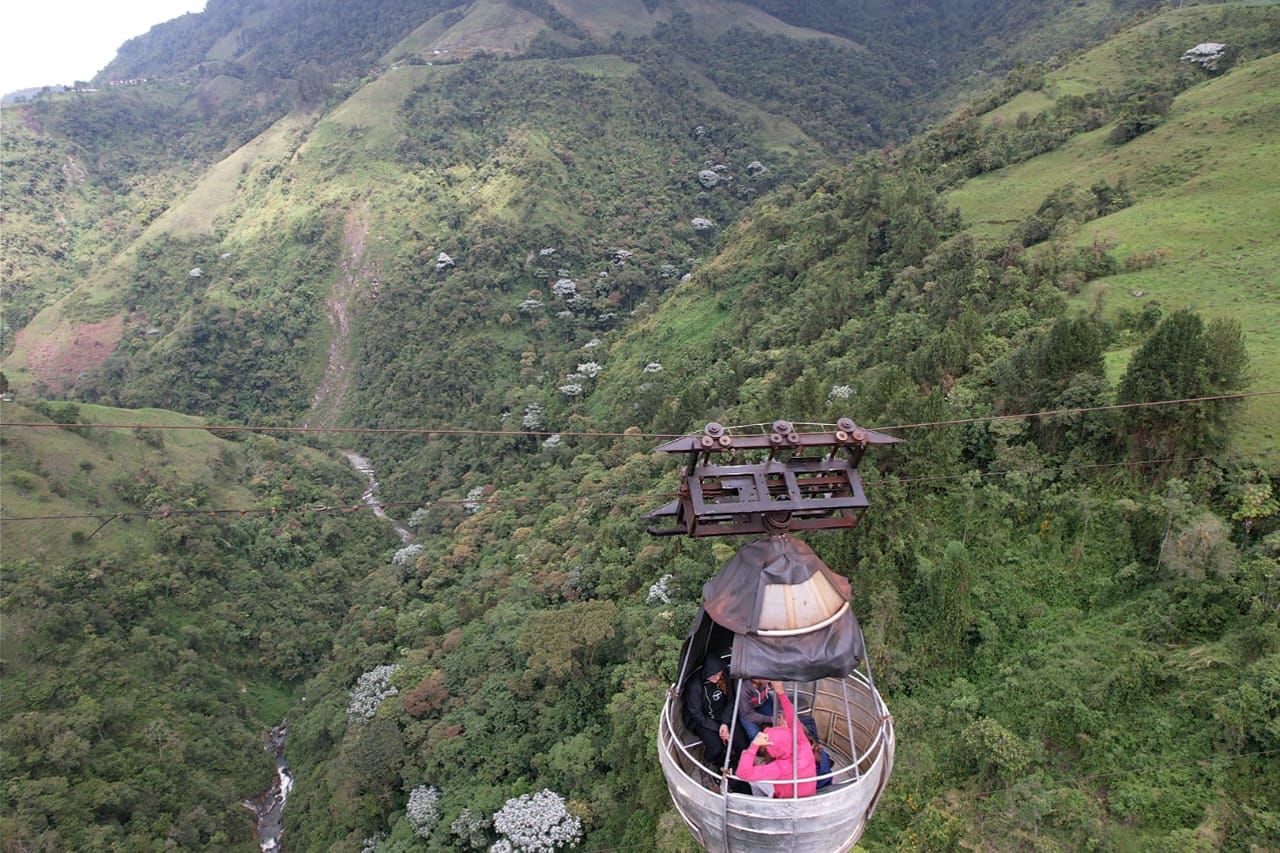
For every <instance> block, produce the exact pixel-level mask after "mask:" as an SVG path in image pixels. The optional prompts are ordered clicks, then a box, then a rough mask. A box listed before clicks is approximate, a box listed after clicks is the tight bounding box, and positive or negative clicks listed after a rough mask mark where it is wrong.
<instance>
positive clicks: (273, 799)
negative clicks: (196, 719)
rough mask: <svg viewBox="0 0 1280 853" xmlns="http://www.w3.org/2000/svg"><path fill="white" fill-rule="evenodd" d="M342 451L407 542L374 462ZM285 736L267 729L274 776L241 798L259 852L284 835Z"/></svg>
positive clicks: (268, 851) (367, 499) (284, 728)
mask: <svg viewBox="0 0 1280 853" xmlns="http://www.w3.org/2000/svg"><path fill="white" fill-rule="evenodd" d="M341 452H342V455H343V456H345V457H347V461H348V462H350V463H351V467H353V468H355V469H356V470H357V471H359V472H360V473H361V474H363V475H364V476H365V477H367V478H368V480H369V487H368V488H367V489H365V491H364V494H363V495H361V496H360V500H362V501H364V503H365V506H369V507H372V508H373V514H374V515H376V516H377V517H378V518H381V519H385V520H386V521H389V522H390V523H391V527H392V529H394V530H395V532H396V535H398V536H399V537H400V541H402V542H404V543H405V544H406V545H407V544H409V542H410V540H412V539H413V531H411V530H410V529H409V528H407V527H405V526H404V525H403V524H401V523H400V522H398V521H396V520H395V519H394V518H392V517H391V516H389V515H387V514H386V512H385V511H384V510H383V509H382V505H381V503H380V502H379V500H378V478H377V476H376V473H375V471H374V469H373V463H372V462H370V461H369V460H368V459H366V458H365V457H363V456H361V455H360V454H359V453H356V452H355V451H353V450H343V451H341ZM288 739H289V723H288V721H287V720H286V721H284V722H282V723H281V724H280V725H278V726H276V727H275V728H274V729H272V730H271V731H269V732H267V744H266V749H267V751H268V752H270V753H272V755H273V756H274V757H275V762H276V778H275V781H274V782H272V783H271V787H270V788H268V789H267V790H265V791H263V792H262V793H261V794H259V795H258V796H256V797H254V798H253V799H252V800H245V801H244V804H245V806H246V807H247V808H248V809H249V810H250V811H252V812H253V813H254V814H256V815H257V816H258V825H257V828H256V833H257V836H258V845H259V846H260V847H261V848H262V853H281V851H282V850H283V849H284V848H283V847H281V842H280V839H281V837H282V836H283V835H284V804H285V801H286V800H288V799H289V792H290V791H292V790H293V771H292V770H290V769H289V762H288V761H286V760H285V757H284V746H285V743H286V742H287V741H288Z"/></svg>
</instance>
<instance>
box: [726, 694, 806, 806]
mask: <svg viewBox="0 0 1280 853" xmlns="http://www.w3.org/2000/svg"><path fill="white" fill-rule="evenodd" d="M771 686H772V687H773V692H774V695H776V696H777V697H778V702H779V703H780V704H781V705H782V720H783V725H780V726H770V727H769V728H767V729H765V730H764V731H762V732H760V734H758V735H756V737H755V740H753V741H751V745H750V746H748V747H747V748H746V750H745V751H744V752H743V753H742V757H741V758H740V759H738V769H737V771H736V775H737V776H738V778H739V779H745V780H746V781H748V782H753V783H761V782H764V783H772V788H773V797H774V798H775V799H789V798H791V797H797V796H798V797H810V796H813V794H814V793H815V792H816V791H817V790H818V783H817V782H815V781H813V778H812V777H814V776H816V775H817V771H816V770H815V769H814V763H813V747H812V746H810V745H809V738H808V737H806V736H805V732H804V728H803V727H801V726H799V725H797V724H796V709H795V708H794V707H793V706H792V705H791V699H790V698H788V696H787V692H786V689H785V688H784V685H783V684H782V682H781V681H775V682H773V683H772V685H771ZM792 738H795V744H794V745H795V750H794V752H793V751H792ZM761 748H763V749H764V751H765V753H766V754H767V755H768V756H769V758H770V760H769V761H767V762H765V763H763V764H756V763H755V762H756V754H757V752H758V751H759V750H760V749H761ZM793 778H796V779H805V778H809V781H808V782H800V783H798V784H796V785H794V786H793V785H792V784H791V780H792V779H793ZM753 787H760V788H763V787H764V786H763V785H756V786H753ZM793 789H798V790H793ZM766 790H767V788H766Z"/></svg>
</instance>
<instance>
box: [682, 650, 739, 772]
mask: <svg viewBox="0 0 1280 853" xmlns="http://www.w3.org/2000/svg"><path fill="white" fill-rule="evenodd" d="M684 710H685V724H686V725H687V726H688V727H689V729H690V730H691V731H692V732H693V733H694V734H696V735H697V736H698V738H699V740H701V741H702V745H703V747H704V749H703V753H702V760H703V763H704V764H706V765H707V766H709V767H711V768H712V769H713V770H715V771H716V772H717V773H718V772H720V769H721V768H722V767H723V766H724V754H725V749H726V748H727V747H728V746H729V738H730V736H731V730H734V729H735V728H736V731H732V737H733V748H732V755H733V756H734V757H736V756H737V755H738V753H740V752H741V751H742V749H743V747H745V746H746V745H747V744H746V736H745V735H744V734H743V732H742V728H741V727H740V726H739V727H735V726H733V712H734V702H733V691H732V688H731V686H730V682H729V678H728V675H727V674H726V672H725V662H724V661H723V660H721V659H720V658H719V657H718V656H715V655H709V656H708V657H707V660H706V663H705V664H703V667H702V677H701V678H698V679H696V680H695V681H694V682H692V683H690V684H688V685H686V687H685V691H684Z"/></svg>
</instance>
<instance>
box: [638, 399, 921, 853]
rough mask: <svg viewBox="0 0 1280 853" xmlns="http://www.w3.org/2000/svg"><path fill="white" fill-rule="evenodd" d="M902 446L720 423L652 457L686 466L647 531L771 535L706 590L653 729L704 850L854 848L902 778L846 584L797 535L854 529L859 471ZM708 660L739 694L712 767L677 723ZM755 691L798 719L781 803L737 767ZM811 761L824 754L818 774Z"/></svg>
mask: <svg viewBox="0 0 1280 853" xmlns="http://www.w3.org/2000/svg"><path fill="white" fill-rule="evenodd" d="M899 440H900V439H897V438H894V437H893V436H889V435H885V434H883V433H878V432H875V431H873V430H865V429H860V428H858V426H857V425H856V424H854V422H853V421H852V420H850V419H848V418H841V419H840V421H839V422H838V423H837V424H836V429H835V430H831V431H827V432H806V433H800V432H798V431H797V430H796V429H795V427H794V426H793V425H792V424H790V423H788V422H786V421H776V422H775V423H774V424H773V425H772V429H771V430H770V431H767V432H764V433H754V434H732V431H731V430H730V429H727V428H725V427H722V426H721V425H720V424H716V423H710V424H707V426H706V428H705V429H704V430H703V433H702V434H701V435H692V436H685V437H683V438H680V439H676V440H675V441H671V442H668V443H667V444H664V445H662V446H661V447H659V448H658V450H661V451H665V452H668V453H683V454H686V455H687V457H688V460H687V464H686V467H685V469H684V471H683V472H682V475H681V484H680V490H679V497H677V499H676V500H674V501H671V502H670V503H668V504H666V505H665V506H662V507H660V508H658V509H656V510H654V511H652V512H650V513H649V515H648V518H649V519H651V520H652V521H654V522H657V523H655V524H654V525H652V526H650V527H649V532H650V533H652V534H654V535H656V536H677V535H686V536H694V537H705V536H730V535H743V534H753V533H754V534H761V536H760V538H757V539H755V540H753V541H751V542H750V543H748V544H747V545H744V546H743V547H742V548H740V549H739V550H738V551H737V553H735V554H734V555H733V557H732V558H730V559H729V561H728V562H726V563H725V564H724V566H723V567H721V569H720V571H719V572H718V573H717V574H716V575H715V576H714V577H713V578H712V579H711V580H710V581H708V582H707V583H706V584H705V585H704V586H703V590H702V593H703V606H702V609H701V610H700V611H699V612H698V615H697V617H696V618H695V619H694V622H693V625H692V626H691V627H690V629H689V634H688V636H687V637H686V639H685V642H684V646H683V648H682V650H681V659H680V675H679V679H678V680H677V681H676V683H675V684H673V685H672V686H671V688H670V690H668V692H667V699H666V702H665V704H664V705H663V709H662V716H661V718H660V720H659V724H658V758H659V761H660V763H661V766H662V772H663V775H664V776H665V777H666V781H667V789H668V791H669V792H670V794H671V799H672V802H673V803H674V804H675V807H676V810H677V811H678V812H679V814H680V816H681V817H682V818H683V819H684V822H685V824H686V825H687V826H688V828H689V831H690V832H691V833H692V834H693V836H694V838H695V839H696V840H697V841H698V843H699V844H700V845H701V846H702V847H703V848H704V849H706V850H709V851H714V853H720V851H724V852H725V853H731V851H732V852H733V853H755V851H782V850H786V851H796V853H832V851H845V850H849V849H850V848H852V847H853V846H854V844H856V843H857V841H858V839H859V838H861V837H862V833H863V831H864V829H865V828H866V824H867V820H868V819H869V818H870V817H871V815H872V814H873V813H874V811H875V807H876V803H877V802H878V801H879V798H880V795H881V794H882V793H883V791H884V788H885V785H886V783H887V782H888V780H889V774H890V772H891V771H892V769H893V755H894V747H895V740H894V730H893V717H892V716H891V715H890V714H889V710H888V708H887V707H886V706H885V703H884V700H883V699H882V698H881V697H880V694H879V693H878V692H877V691H876V688H875V682H874V680H873V678H872V675H871V665H870V662H869V661H868V660H867V655H866V652H865V647H864V643H863V636H862V629H861V627H860V626H859V625H858V620H857V618H856V617H855V616H854V614H853V612H852V610H851V608H850V594H851V587H850V584H849V581H848V580H846V579H845V578H843V577H841V576H840V575H838V574H836V573H835V572H833V571H832V570H831V569H830V568H828V567H827V566H826V565H825V564H824V563H823V562H822V560H821V559H820V558H819V557H818V555H817V554H815V553H814V552H813V550H812V549H811V548H809V546H807V545H805V544H804V543H803V542H801V541H800V540H798V539H796V538H795V537H794V536H792V533H793V532H794V531H798V530H822V529H833V528H849V527H854V526H856V525H857V524H858V522H859V521H860V520H861V518H862V516H863V514H864V513H865V512H866V509H867V506H868V504H867V499H866V494H865V493H864V491H863V487H862V480H861V477H860V476H859V475H858V471H857V466H858V462H859V461H860V460H861V459H862V456H863V454H864V453H865V452H866V450H867V448H868V447H871V446H873V445H885V444H894V443H897V442H898V441H899ZM725 454H729V455H730V456H729V458H728V459H727V460H725V459H722V458H721V457H723V456H724V455H725ZM750 460H754V461H750ZM706 663H710V664H712V665H714V667H715V669H717V670H718V669H719V668H720V667H721V666H723V665H724V664H725V663H727V668H728V672H729V676H730V678H731V679H736V685H737V686H736V688H731V691H732V693H733V707H734V709H735V713H734V714H733V718H732V723H731V724H730V732H729V738H728V740H727V743H726V748H725V749H723V753H724V756H723V758H722V759H720V760H719V761H717V762H716V763H715V764H714V765H712V764H711V763H709V762H708V761H707V760H706V755H705V753H706V751H707V747H706V746H705V745H704V742H703V741H702V739H700V738H699V737H698V736H697V735H696V734H695V733H694V732H692V731H691V730H690V727H689V725H688V723H687V721H686V718H685V716H684V714H683V713H682V709H683V707H684V701H683V700H684V695H685V693H686V692H687V691H689V690H690V689H691V688H696V689H701V685H702V680H703V668H704V664H706ZM750 679H762V680H766V681H773V682H778V681H780V682H783V685H784V689H785V692H786V695H787V699H788V701H789V704H790V706H791V707H792V708H794V709H795V711H794V712H793V715H794V716H793V718H792V719H791V721H790V722H791V724H790V725H789V727H788V728H787V732H788V733H789V736H790V738H791V744H790V747H791V748H790V750H789V751H788V750H786V749H783V750H780V752H781V753H786V752H789V754H790V756H791V758H790V759H789V762H787V763H789V766H790V771H789V772H790V776H789V778H787V777H785V776H784V777H782V778H777V777H775V780H774V781H775V783H776V787H775V788H774V789H773V790H774V795H773V796H760V795H753V794H750V793H747V791H748V790H750V788H748V786H747V784H746V783H747V782H748V780H747V779H745V778H743V777H742V776H739V775H738V771H739V770H740V769H741V768H740V767H739V768H735V767H734V765H733V761H734V748H733V745H734V744H735V743H740V742H741V740H739V738H740V737H741V736H740V735H739V733H738V728H739V727H740V726H741V721H740V720H739V717H738V714H737V713H736V709H737V708H738V707H739V702H738V700H739V698H740V697H741V694H742V691H743V689H744V685H746V684H747V683H748V681H749V680H750ZM774 704H775V708H774V710H775V711H777V707H776V705H777V704H780V703H777V702H775V703H774ZM781 704H784V705H785V704H786V703H781ZM784 722H786V721H785V720H784ZM801 723H802V724H803V725H801ZM770 731H774V732H777V731H780V730H779V729H771V730H770ZM815 737H816V740H817V742H818V744H820V745H821V748H822V749H825V750H826V753H827V755H828V756H829V758H830V766H829V769H825V770H824V769H823V768H822V767H815V769H814V770H812V771H809V770H806V771H804V775H801V770H800V767H801V764H802V762H801V761H800V760H799V759H798V757H797V756H798V750H800V749H803V748H805V747H804V746H802V743H809V748H815V747H816V746H817V745H818V744H813V743H810V741H811V740H813V739H814V738H815ZM767 748H768V749H772V747H771V746H770V747H767ZM816 756H817V752H816V749H815V765H816V763H817V762H816ZM815 788H816V792H815ZM767 790H768V789H766V791H767Z"/></svg>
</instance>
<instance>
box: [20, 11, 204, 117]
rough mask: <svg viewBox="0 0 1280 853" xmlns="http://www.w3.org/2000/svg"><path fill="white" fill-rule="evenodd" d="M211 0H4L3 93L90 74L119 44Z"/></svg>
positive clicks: (86, 76)
mask: <svg viewBox="0 0 1280 853" xmlns="http://www.w3.org/2000/svg"><path fill="white" fill-rule="evenodd" d="M204 4H205V0H4V2H0V94H4V93H6V92H12V91H13V90H15V89H26V88H29V87H32V86H49V85H55V84H58V83H67V84H70V83H74V82H75V81H76V80H88V79H89V78H90V77H92V76H93V75H94V74H97V73H98V72H99V71H101V70H102V68H103V67H104V66H106V64H107V63H108V62H110V61H111V60H112V59H113V58H114V57H115V55H116V48H118V47H120V45H122V44H124V43H125V42H126V41H128V40H129V39H131V38H133V37H134V36H139V35H142V34H143V33H145V32H146V31H147V30H149V29H151V27H153V26H154V25H156V24H159V23H162V22H164V21H168V20H171V19H173V18H176V17H178V16H179V15H182V14H183V13H185V12H199V11H200V10H202V9H203V8H204Z"/></svg>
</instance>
